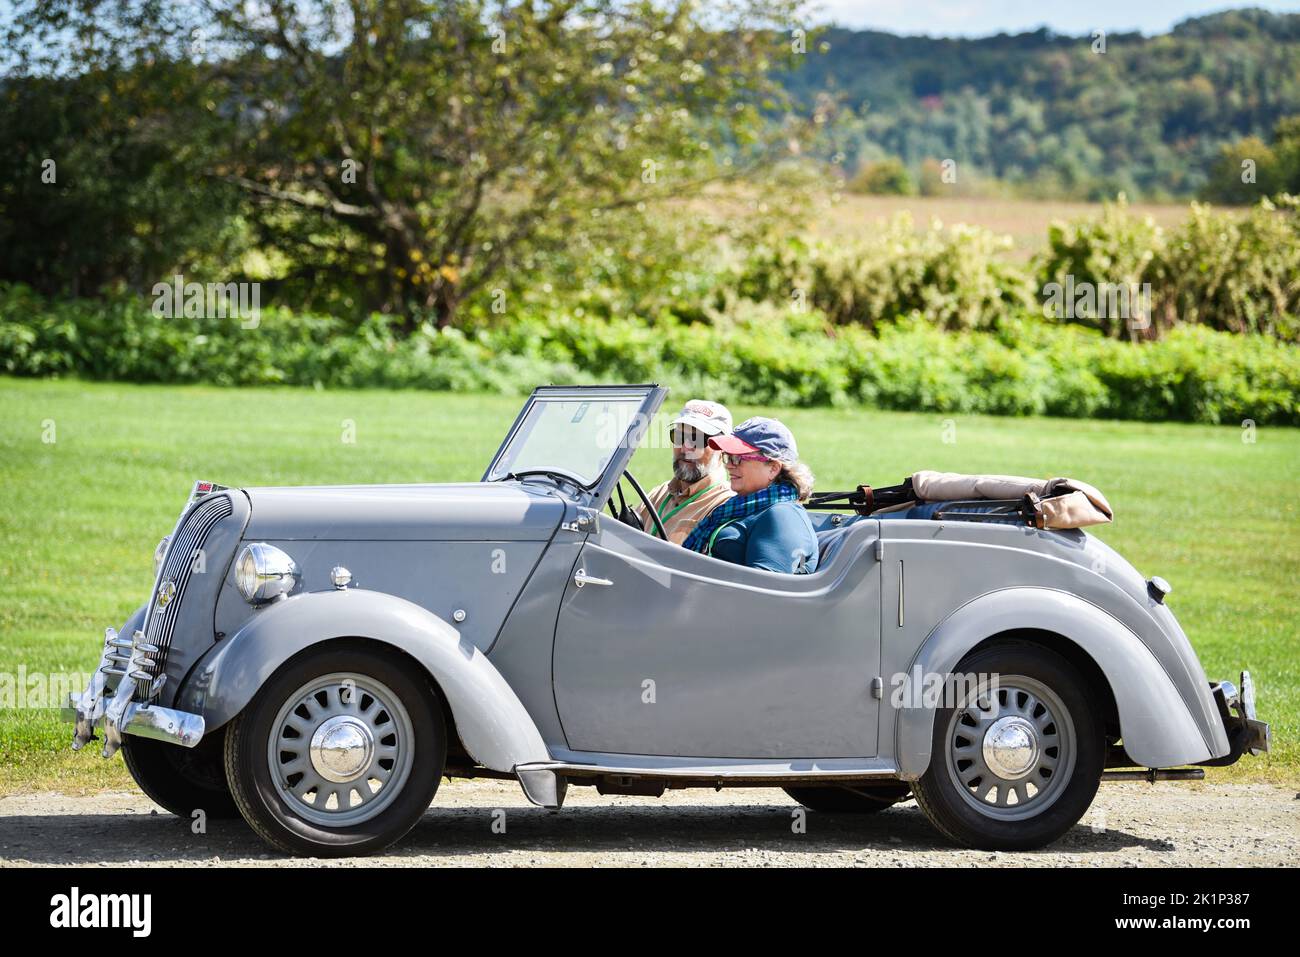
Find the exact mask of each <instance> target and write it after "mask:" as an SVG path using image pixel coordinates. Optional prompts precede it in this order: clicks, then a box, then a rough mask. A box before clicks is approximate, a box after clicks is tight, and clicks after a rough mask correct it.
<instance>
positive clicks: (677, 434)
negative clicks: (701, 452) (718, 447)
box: [668, 425, 709, 449]
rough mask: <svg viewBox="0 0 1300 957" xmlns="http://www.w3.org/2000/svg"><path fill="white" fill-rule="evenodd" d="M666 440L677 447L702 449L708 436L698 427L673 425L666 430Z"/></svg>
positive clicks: (707, 441)
mask: <svg viewBox="0 0 1300 957" xmlns="http://www.w3.org/2000/svg"><path fill="white" fill-rule="evenodd" d="M668 441H669V442H671V443H672V444H673V445H676V446H677V447H678V448H683V449H702V448H705V447H706V446H708V444H709V437H708V436H707V435H705V434H704V433H703V432H701V431H699V430H698V429H695V428H689V429H688V428H684V427H682V426H680V425H675V426H673V427H672V428H671V429H669V430H668Z"/></svg>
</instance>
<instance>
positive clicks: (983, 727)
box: [913, 642, 1105, 851]
mask: <svg viewBox="0 0 1300 957" xmlns="http://www.w3.org/2000/svg"><path fill="white" fill-rule="evenodd" d="M956 674H958V675H987V676H990V677H994V678H996V686H995V687H996V690H993V691H990V692H982V693H977V694H972V695H970V696H969V697H968V698H967V699H965V700H962V701H958V702H956V707H951V708H940V709H938V710H936V711H935V720H934V739H933V742H932V748H931V752H930V766H929V768H928V769H927V770H926V772H925V774H923V775H922V776H921V778H920V779H919V780H917V781H916V782H915V783H914V784H913V793H914V794H915V795H916V803H917V804H918V805H919V806H920V807H921V810H922V811H924V812H925V815H926V817H928V818H929V819H930V822H931V823H932V824H934V826H935V827H936V828H938V829H939V830H940V831H941V832H942V833H943V834H944V835H946V836H947V837H948V838H950V839H951V840H953V841H955V842H957V843H959V844H964V845H966V846H968V847H976V848H980V849H982V850H992V851H1023V850H1032V849H1034V848H1038V847H1042V846H1044V845H1046V844H1050V843H1051V842H1052V841H1055V840H1056V839H1057V838H1059V837H1061V836H1062V835H1063V834H1065V832H1066V831H1068V830H1069V829H1070V828H1072V827H1073V826H1074V825H1075V824H1076V823H1077V822H1078V820H1079V819H1080V818H1081V817H1083V815H1084V812H1086V811H1087V810H1088V806H1089V805H1090V804H1091V803H1092V799H1093V797H1094V796H1095V795H1096V793H1097V785H1098V784H1099V783H1100V782H1101V772H1102V768H1103V765H1104V760H1105V740H1104V737H1103V728H1102V725H1101V723H1100V721H1099V720H1098V717H1097V711H1096V707H1095V702H1094V701H1093V700H1092V696H1091V694H1090V692H1089V689H1088V686H1087V684H1086V683H1085V682H1084V680H1083V678H1082V676H1081V675H1080V674H1079V672H1078V670H1077V669H1075V668H1074V667H1073V666H1072V665H1071V664H1070V663H1069V662H1068V661H1066V660H1065V659H1064V658H1062V657H1061V656H1060V655H1058V654H1056V653H1055V652H1053V651H1051V650H1049V649H1047V648H1044V647H1042V646H1039V645H1034V644H1029V643H1026V642H1017V643H1008V644H1004V645H994V646H992V647H989V648H986V649H984V650H982V651H978V652H975V653H974V654H972V655H971V656H969V657H968V658H967V659H965V660H964V661H963V662H962V663H961V664H960V665H958V667H957V669H956Z"/></svg>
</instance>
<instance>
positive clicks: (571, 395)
mask: <svg viewBox="0 0 1300 957" xmlns="http://www.w3.org/2000/svg"><path fill="white" fill-rule="evenodd" d="M645 397H646V390H645V389H636V390H627V391H623V390H614V389H609V390H599V391H597V390H574V391H573V392H563V391H554V392H547V393H546V394H536V395H534V396H533V397H532V399H531V400H530V401H529V404H528V406H527V408H526V409H525V410H524V414H523V416H522V417H521V419H520V421H519V424H518V426H517V427H516V429H515V431H514V434H513V435H511V437H510V439H509V441H508V443H507V444H506V447H505V448H504V449H503V450H502V451H501V454H500V455H499V456H498V457H497V460H496V462H495V463H494V464H493V466H492V470H491V471H490V472H489V473H488V475H487V479H488V481H496V480H499V479H503V478H506V477H507V476H510V475H523V474H525V473H528V472H552V473H556V472H558V473H559V474H561V475H563V476H565V477H567V478H570V479H573V480H574V481H576V482H578V484H580V485H582V486H584V487H586V488H591V487H592V486H593V485H595V484H596V483H597V482H598V481H599V480H600V477H601V475H602V474H603V473H604V471H605V466H607V465H608V464H609V461H610V459H611V458H612V457H613V456H614V454H615V452H617V451H618V450H619V449H621V448H624V447H625V443H626V442H627V436H628V432H629V431H630V430H631V429H632V428H633V426H635V425H637V424H638V412H640V410H641V406H642V404H643V403H644V401H645Z"/></svg>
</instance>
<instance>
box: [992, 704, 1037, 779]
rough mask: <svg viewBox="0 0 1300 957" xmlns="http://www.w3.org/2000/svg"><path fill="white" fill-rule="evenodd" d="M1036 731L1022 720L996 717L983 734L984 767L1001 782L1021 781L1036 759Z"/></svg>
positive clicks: (1031, 768)
mask: <svg viewBox="0 0 1300 957" xmlns="http://www.w3.org/2000/svg"><path fill="white" fill-rule="evenodd" d="M1037 731H1038V729H1036V728H1035V727H1034V726H1033V725H1032V724H1030V723H1029V722H1028V721H1026V720H1025V719H1024V718H1020V717H1008V718H998V720H996V721H994V722H993V724H992V725H991V726H990V727H989V729H988V731H986V732H984V747H983V753H984V764H985V765H986V766H987V767H988V769H989V770H990V771H992V772H993V773H994V774H996V775H997V776H998V777H1000V778H1002V779H1003V780H1006V781H1015V780H1017V779H1018V778H1023V777H1024V776H1025V775H1026V774H1028V773H1029V772H1030V771H1031V770H1033V767H1034V764H1035V763H1036V762H1037V760H1038V733H1037Z"/></svg>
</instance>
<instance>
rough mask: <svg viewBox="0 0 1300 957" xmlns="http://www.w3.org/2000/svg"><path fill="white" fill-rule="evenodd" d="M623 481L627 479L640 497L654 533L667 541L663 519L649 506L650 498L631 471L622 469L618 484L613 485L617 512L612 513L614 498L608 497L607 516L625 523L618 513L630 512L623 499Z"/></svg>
mask: <svg viewBox="0 0 1300 957" xmlns="http://www.w3.org/2000/svg"><path fill="white" fill-rule="evenodd" d="M623 479H627V480H628V483H629V484H630V485H631V486H632V488H633V489H634V490H635V491H636V494H637V495H638V496H640V498H641V504H642V505H644V506H645V510H646V514H647V515H649V516H650V519H651V520H652V521H653V522H654V525H655V531H656V532H658V533H659V537H660V538H662V539H663V540H664V541H665V542H666V541H668V533H667V532H666V531H664V523H663V519H661V518H660V517H659V513H658V512H656V511H655V508H654V506H653V505H651V504H650V497H649V496H648V495H646V493H645V489H643V488H642V487H641V483H640V482H638V481H637V480H636V476H635V475H633V474H632V470H631V469H624V470H623V474H622V475H620V476H619V479H618V482H617V483H616V485H615V488H617V490H618V503H619V511H617V512H616V511H614V496H613V495H611V496H610V497H609V514H611V515H613V516H614V517H615V518H616V519H618V520H619V521H620V522H626V521H627V519H626V518H624V517H623V514H620V512H621V513H624V514H627V513H628V512H630V509H628V507H627V499H625V498H624V497H623Z"/></svg>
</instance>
